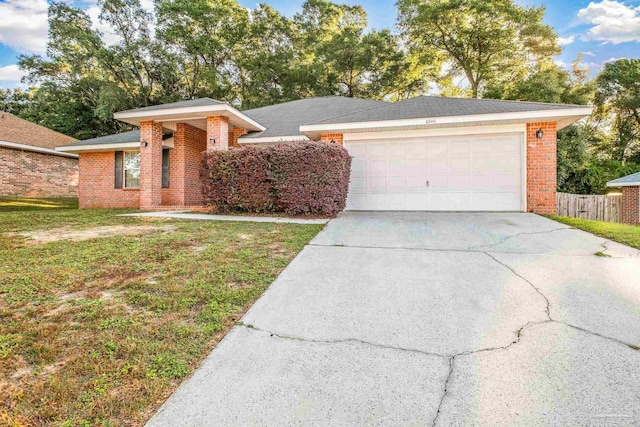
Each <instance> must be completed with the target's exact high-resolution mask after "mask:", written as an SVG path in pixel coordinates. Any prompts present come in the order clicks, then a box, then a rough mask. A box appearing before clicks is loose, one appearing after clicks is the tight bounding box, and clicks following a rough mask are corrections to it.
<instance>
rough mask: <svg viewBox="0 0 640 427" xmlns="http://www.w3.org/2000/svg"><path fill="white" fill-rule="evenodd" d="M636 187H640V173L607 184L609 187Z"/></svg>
mask: <svg viewBox="0 0 640 427" xmlns="http://www.w3.org/2000/svg"><path fill="white" fill-rule="evenodd" d="M636 185H637V186H640V172H637V173H633V174H631V175H627V176H623V177H622V178H618V179H614V180H613V181H609V182H607V187H635V186H636Z"/></svg>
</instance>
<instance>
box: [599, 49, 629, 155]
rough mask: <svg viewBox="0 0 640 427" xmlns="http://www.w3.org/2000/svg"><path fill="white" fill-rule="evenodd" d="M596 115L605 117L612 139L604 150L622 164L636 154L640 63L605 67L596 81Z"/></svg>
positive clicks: (611, 63) (626, 62) (623, 63)
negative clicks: (609, 125)
mask: <svg viewBox="0 0 640 427" xmlns="http://www.w3.org/2000/svg"><path fill="white" fill-rule="evenodd" d="M594 101H595V106H596V115H597V116H599V117H600V118H609V120H610V122H611V130H612V138H611V139H610V144H609V145H608V147H606V146H605V150H606V151H607V152H608V153H609V154H610V155H611V156H612V158H614V159H616V160H619V161H624V160H626V159H627V158H628V157H630V156H634V155H636V153H638V151H640V60H638V59H619V60H617V61H614V62H609V63H607V64H605V66H604V68H603V69H602V71H601V72H600V74H599V75H598V77H597V78H596V94H595V98H594Z"/></svg>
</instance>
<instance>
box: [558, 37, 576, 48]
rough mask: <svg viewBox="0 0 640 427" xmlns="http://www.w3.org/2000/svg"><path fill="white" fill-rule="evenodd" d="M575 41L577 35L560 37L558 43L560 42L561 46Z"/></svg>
mask: <svg viewBox="0 0 640 427" xmlns="http://www.w3.org/2000/svg"><path fill="white" fill-rule="evenodd" d="M574 41H576V36H569V37H558V43H560V46H566V45H569V44H571V43H573V42H574Z"/></svg>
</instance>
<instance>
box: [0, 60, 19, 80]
mask: <svg viewBox="0 0 640 427" xmlns="http://www.w3.org/2000/svg"><path fill="white" fill-rule="evenodd" d="M22 76H24V72H23V71H21V70H20V69H19V68H18V64H11V65H5V66H4V67H0V80H3V81H9V82H19V81H20V79H21V78H22Z"/></svg>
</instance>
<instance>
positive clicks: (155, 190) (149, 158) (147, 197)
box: [140, 121, 162, 210]
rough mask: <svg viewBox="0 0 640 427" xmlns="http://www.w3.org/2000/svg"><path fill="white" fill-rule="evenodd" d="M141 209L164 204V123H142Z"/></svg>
mask: <svg viewBox="0 0 640 427" xmlns="http://www.w3.org/2000/svg"><path fill="white" fill-rule="evenodd" d="M140 141H145V142H146V143H147V146H146V147H143V146H141V147H140V209H143V210H145V209H153V208H155V207H157V206H160V205H161V204H162V123H158V122H153V121H148V122H141V123H140Z"/></svg>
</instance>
